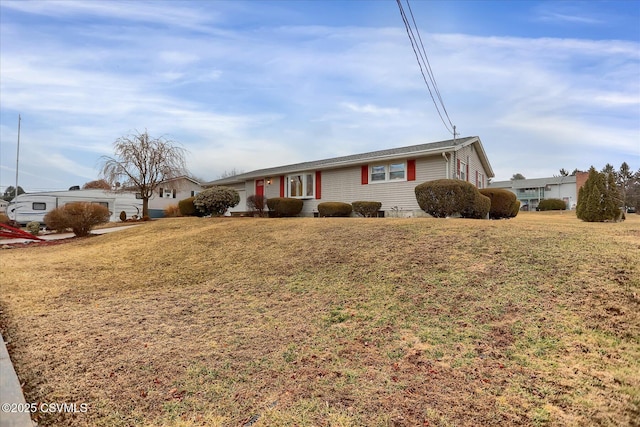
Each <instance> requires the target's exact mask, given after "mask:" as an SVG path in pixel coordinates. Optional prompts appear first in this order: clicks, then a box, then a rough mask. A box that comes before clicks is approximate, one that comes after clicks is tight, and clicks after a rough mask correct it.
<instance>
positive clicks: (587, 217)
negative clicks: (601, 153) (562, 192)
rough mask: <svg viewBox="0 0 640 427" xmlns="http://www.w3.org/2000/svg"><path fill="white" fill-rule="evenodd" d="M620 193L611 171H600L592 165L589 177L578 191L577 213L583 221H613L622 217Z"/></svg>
mask: <svg viewBox="0 0 640 427" xmlns="http://www.w3.org/2000/svg"><path fill="white" fill-rule="evenodd" d="M619 203H620V195H619V193H618V189H617V187H616V183H615V175H614V174H613V173H611V172H609V173H606V174H605V173H603V172H598V171H596V169H595V168H594V167H593V166H592V167H591V168H590V169H589V177H588V178H587V181H586V182H585V183H584V185H583V186H582V188H580V190H579V192H578V204H577V206H576V215H577V216H578V218H580V219H581V220H583V221H587V222H598V221H613V220H617V219H618V218H619V217H620V208H619V206H618V205H619Z"/></svg>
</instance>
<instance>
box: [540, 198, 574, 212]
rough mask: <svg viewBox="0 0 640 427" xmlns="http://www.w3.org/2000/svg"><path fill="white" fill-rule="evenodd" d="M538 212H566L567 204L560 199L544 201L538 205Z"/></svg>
mask: <svg viewBox="0 0 640 427" xmlns="http://www.w3.org/2000/svg"><path fill="white" fill-rule="evenodd" d="M538 210H541V211H564V210H567V204H566V203H565V202H564V200H560V199H544V200H541V201H540V203H538Z"/></svg>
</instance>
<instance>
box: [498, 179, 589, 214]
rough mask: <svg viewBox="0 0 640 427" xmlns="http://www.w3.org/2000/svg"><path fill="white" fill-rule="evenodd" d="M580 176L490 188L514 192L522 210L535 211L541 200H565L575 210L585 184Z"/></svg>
mask: <svg viewBox="0 0 640 427" xmlns="http://www.w3.org/2000/svg"><path fill="white" fill-rule="evenodd" d="M582 174H583V172H580V173H579V174H578V176H575V175H572V176H554V177H551V178H534V179H514V180H511V181H496V182H492V183H491V184H490V185H489V187H490V188H505V189H507V190H509V191H511V192H513V193H514V194H515V195H516V197H517V198H518V200H520V205H521V209H523V210H530V211H533V210H535V209H536V208H537V207H538V204H539V203H540V201H541V200H544V199H560V200H564V202H565V204H566V205H567V209H575V207H576V204H577V202H578V190H579V189H580V187H581V186H582V185H583V184H584V180H582V179H581V177H582Z"/></svg>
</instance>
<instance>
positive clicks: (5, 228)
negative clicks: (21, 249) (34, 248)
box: [0, 223, 43, 240]
mask: <svg viewBox="0 0 640 427" xmlns="http://www.w3.org/2000/svg"><path fill="white" fill-rule="evenodd" d="M0 237H8V238H10V239H31V240H43V239H41V238H39V237H37V236H34V235H33V234H31V233H29V232H27V231H23V230H20V229H19V228H15V227H11V226H10V225H7V224H2V223H0Z"/></svg>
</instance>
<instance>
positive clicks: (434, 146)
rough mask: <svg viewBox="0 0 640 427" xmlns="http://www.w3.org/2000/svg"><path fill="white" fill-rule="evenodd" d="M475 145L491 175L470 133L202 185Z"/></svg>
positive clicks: (237, 181) (213, 182) (483, 164)
mask: <svg viewBox="0 0 640 427" xmlns="http://www.w3.org/2000/svg"><path fill="white" fill-rule="evenodd" d="M472 144H475V145H476V149H477V151H478V156H479V157H480V161H481V162H482V166H483V167H484V168H485V170H486V171H487V175H488V177H493V176H494V174H493V169H492V168H491V165H490V164H489V160H488V159H487V156H486V153H485V151H484V148H483V147H482V143H481V142H480V138H479V137H477V136H470V137H465V138H457V139H455V140H453V139H449V140H446V141H438V142H430V143H427V144H418V145H410V146H407V147H398V148H389V149H386V150H378V151H371V152H368V153H361V154H352V155H349V156H341V157H333V158H330V159H323V160H314V161H311V162H302V163H294V164H291V165H285V166H278V167H273V168H266V169H258V170H254V171H251V172H246V173H242V174H238V175H234V176H230V177H226V178H221V179H217V180H214V181H211V182H206V183H204V184H202V185H203V186H205V187H206V186H211V185H225V184H235V183H239V182H244V181H247V180H250V179H255V178H264V177H268V176H275V175H285V174H288V173H293V172H302V171H307V170H324V169H334V168H339V167H345V166H355V165H363V164H367V163H369V162H375V161H383V160H393V159H400V158H406V157H426V156H433V155H438V154H440V153H446V152H452V151H457V150H459V149H460V148H462V147H466V146H469V145H472Z"/></svg>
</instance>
